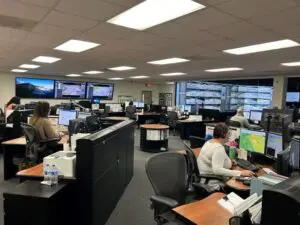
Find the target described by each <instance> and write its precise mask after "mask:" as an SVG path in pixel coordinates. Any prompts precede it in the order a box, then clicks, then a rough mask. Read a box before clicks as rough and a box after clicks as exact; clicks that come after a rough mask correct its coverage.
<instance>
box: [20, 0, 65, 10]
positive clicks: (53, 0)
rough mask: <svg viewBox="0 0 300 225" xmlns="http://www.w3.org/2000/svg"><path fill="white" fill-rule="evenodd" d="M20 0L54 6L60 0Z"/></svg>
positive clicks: (21, 0)
mask: <svg viewBox="0 0 300 225" xmlns="http://www.w3.org/2000/svg"><path fill="white" fill-rule="evenodd" d="M19 1H20V2H24V3H29V4H33V5H38V6H43V7H49V8H51V7H53V6H54V5H55V4H56V3H57V2H58V1H59V0H19Z"/></svg>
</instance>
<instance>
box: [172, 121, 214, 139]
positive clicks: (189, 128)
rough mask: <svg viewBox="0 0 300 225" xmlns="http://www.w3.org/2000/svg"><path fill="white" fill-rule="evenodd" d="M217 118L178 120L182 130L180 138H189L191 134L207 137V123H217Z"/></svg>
mask: <svg viewBox="0 0 300 225" xmlns="http://www.w3.org/2000/svg"><path fill="white" fill-rule="evenodd" d="M215 122H216V121H215V120H203V121H195V120H178V122H177V124H178V127H179V130H180V138H181V139H183V140H187V139H189V137H190V136H197V137H202V138H204V137H205V124H207V123H215Z"/></svg>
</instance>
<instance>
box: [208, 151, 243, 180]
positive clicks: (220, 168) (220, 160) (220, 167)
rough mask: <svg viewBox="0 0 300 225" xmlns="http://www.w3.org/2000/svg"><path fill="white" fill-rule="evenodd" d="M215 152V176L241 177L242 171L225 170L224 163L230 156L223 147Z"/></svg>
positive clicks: (213, 168)
mask: <svg viewBox="0 0 300 225" xmlns="http://www.w3.org/2000/svg"><path fill="white" fill-rule="evenodd" d="M213 151H214V154H213V156H212V170H213V172H214V174H215V175H219V176H227V177H238V176H241V171H238V170H230V169H226V168H224V161H225V159H226V158H227V157H228V156H227V155H226V153H225V150H224V148H223V147H218V148H216V149H214V150H213Z"/></svg>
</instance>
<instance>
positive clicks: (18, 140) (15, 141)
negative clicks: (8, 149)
mask: <svg viewBox="0 0 300 225" xmlns="http://www.w3.org/2000/svg"><path fill="white" fill-rule="evenodd" d="M68 140H69V135H64V136H62V138H61V140H60V141H59V142H58V144H66V143H67V142H68ZM2 144H3V145H26V139H25V137H19V138H15V139H12V140H8V141H5V142H2Z"/></svg>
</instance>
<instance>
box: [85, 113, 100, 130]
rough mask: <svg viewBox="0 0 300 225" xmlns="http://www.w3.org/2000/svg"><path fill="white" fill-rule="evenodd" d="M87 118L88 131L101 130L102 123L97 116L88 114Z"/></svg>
mask: <svg viewBox="0 0 300 225" xmlns="http://www.w3.org/2000/svg"><path fill="white" fill-rule="evenodd" d="M85 120H86V126H87V131H88V132H90V133H92V132H95V131H99V130H101V123H100V121H99V120H98V117H97V116H87V117H86V118H85Z"/></svg>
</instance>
